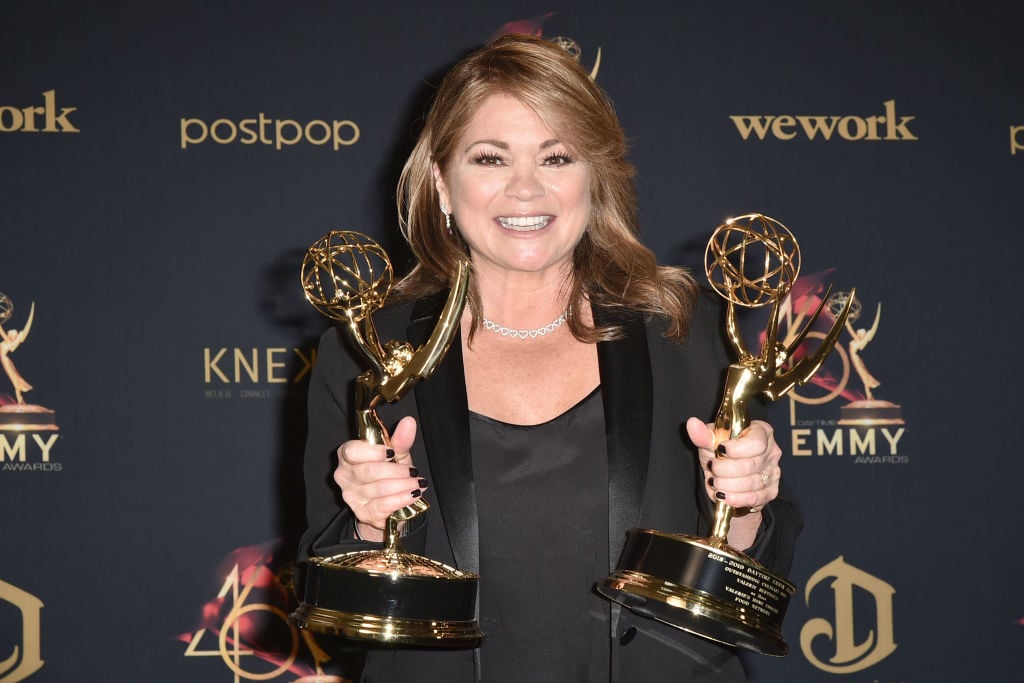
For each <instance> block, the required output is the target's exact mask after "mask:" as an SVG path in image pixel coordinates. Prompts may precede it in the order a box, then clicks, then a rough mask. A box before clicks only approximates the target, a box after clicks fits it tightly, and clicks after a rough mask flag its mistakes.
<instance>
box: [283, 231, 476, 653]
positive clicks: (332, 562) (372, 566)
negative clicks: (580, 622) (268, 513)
mask: <svg viewBox="0 0 1024 683" xmlns="http://www.w3.org/2000/svg"><path fill="white" fill-rule="evenodd" d="M392 277H393V271H392V268H391V261H390V260H389V259H388V256H387V254H386V253H385V252H384V250H383V249H382V248H381V246H380V245H379V244H377V243H376V242H374V241H373V240H372V239H370V238H369V237H367V236H366V235H362V234H360V233H357V232H350V231H339V230H336V231H333V232H330V233H329V234H327V235H325V236H324V237H322V238H321V239H320V240H318V241H317V242H315V243H314V244H313V245H312V246H310V247H309V250H308V251H307V253H306V257H305V259H304V260H303V262H302V287H303V289H304V290H305V293H306V299H307V300H308V301H309V302H310V303H311V304H312V305H313V306H314V307H315V308H316V309H317V310H318V311H320V312H321V313H323V314H324V315H326V316H327V317H329V318H332V319H334V320H338V321H340V322H341V323H342V324H343V328H344V330H345V332H346V333H347V335H348V337H349V339H350V340H351V341H352V342H353V346H354V347H355V348H356V349H357V350H358V352H359V354H360V356H361V357H362V359H363V360H364V361H365V362H366V364H367V365H368V366H369V369H368V370H367V371H366V372H364V373H363V374H361V375H359V377H358V378H356V389H355V404H356V421H357V426H358V431H359V438H361V439H365V440H367V441H369V442H370V443H376V444H389V443H390V439H389V436H388V432H387V430H386V429H385V427H384V425H383V423H382V422H381V421H380V418H379V417H378V415H377V413H376V411H375V408H376V407H377V406H378V405H380V402H381V401H387V402H393V401H397V400H398V399H400V398H401V397H402V396H403V395H404V394H405V393H406V392H408V390H409V389H411V388H412V386H413V385H414V384H415V383H416V382H418V381H419V380H422V379H426V378H427V377H429V376H430V375H431V374H432V373H433V371H434V369H435V368H436V367H437V365H438V364H439V363H440V362H441V359H442V358H444V355H445V353H447V351H448V348H449V347H450V346H451V343H452V340H453V339H454V338H455V336H456V334H457V333H458V330H459V320H460V318H461V316H462V310H463V307H464V306H465V303H466V293H467V287H468V284H469V262H468V261H465V262H463V263H462V264H461V265H460V268H459V271H458V273H457V274H456V278H455V282H454V283H453V285H452V289H451V293H450V294H449V296H448V300H447V301H446V302H445V306H444V309H443V310H442V312H441V316H440V318H439V319H438V322H437V325H436V326H435V327H434V331H433V333H432V334H431V335H430V338H429V339H428V340H427V341H426V342H425V343H424V344H423V345H422V346H421V347H420V348H419V349H415V350H414V349H413V347H412V345H411V344H410V343H408V342H405V341H389V342H388V343H386V344H385V345H383V346H381V343H380V340H379V338H378V336H377V330H376V328H375V327H374V324H373V319H372V317H371V315H372V313H373V312H374V311H376V310H377V309H379V308H380V307H381V306H382V305H383V304H384V301H385V299H386V298H387V295H388V293H389V292H390V291H391V281H392ZM428 507H429V504H428V503H427V502H426V501H424V500H423V499H422V498H420V499H417V501H416V502H415V503H414V504H413V505H410V506H409V507H406V508H403V509H401V510H397V511H396V512H394V513H392V514H391V516H390V517H389V518H388V522H387V528H386V529H385V537H384V547H383V549H381V550H364V551H355V552H350V553H344V554H342V555H335V556H333V557H327V558H317V557H314V558H310V559H309V560H308V562H307V571H306V583H305V587H304V589H303V595H302V601H301V604H300V605H299V607H298V609H297V610H296V611H295V612H294V613H293V614H292V621H293V623H295V625H296V626H298V627H299V628H302V629H308V630H310V631H315V632H319V633H327V634H332V635H341V636H345V637H348V638H353V639H357V640H368V641H376V642H381V643H390V644H397V645H406V646H420V647H423V646H427V647H472V646H475V645H478V644H479V643H480V641H481V639H482V637H483V634H482V633H481V632H480V627H479V625H478V623H477V620H476V595H477V586H478V584H479V580H480V579H479V577H478V576H477V575H475V574H470V573H467V572H461V571H459V570H457V569H455V568H453V567H449V566H447V565H445V564H443V563H441V562H437V561H435V560H431V559H429V558H425V557H421V556H419V555H415V554H411V553H407V552H405V551H404V550H403V549H402V545H401V542H400V540H399V528H398V527H399V524H400V523H401V522H404V521H408V520H410V519H412V518H414V517H416V516H417V515H419V514H421V513H423V512H424V511H426V510H427V508H428Z"/></svg>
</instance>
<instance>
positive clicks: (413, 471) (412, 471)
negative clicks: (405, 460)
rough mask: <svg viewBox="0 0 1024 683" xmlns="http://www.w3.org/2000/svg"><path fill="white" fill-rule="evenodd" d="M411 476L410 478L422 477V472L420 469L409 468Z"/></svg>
mask: <svg viewBox="0 0 1024 683" xmlns="http://www.w3.org/2000/svg"><path fill="white" fill-rule="evenodd" d="M409 476H410V477H418V476H420V471H419V470H418V469H416V468H415V467H410V468H409Z"/></svg>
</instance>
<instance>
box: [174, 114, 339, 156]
mask: <svg viewBox="0 0 1024 683" xmlns="http://www.w3.org/2000/svg"><path fill="white" fill-rule="evenodd" d="M179 138H180V144H181V148H182V149H188V148H189V147H191V146H194V145H199V144H202V143H204V142H207V141H210V142H214V143H216V144H218V145H230V144H234V143H239V144H243V145H265V146H268V147H273V148H274V149H276V150H279V151H280V150H281V149H284V148H285V147H294V146H295V145H298V144H300V143H306V144H310V145H315V146H317V147H322V146H325V145H330V146H331V149H333V150H334V151H335V152H337V151H338V150H339V149H341V148H342V147H348V146H350V145H354V144H356V142H358V141H359V126H358V125H357V124H356V123H355V122H354V121H349V120H348V119H343V120H332V121H325V120H322V119H313V120H312V121H308V122H306V123H304V124H302V123H299V122H298V121H295V120H293V119H272V118H268V117H267V116H266V114H264V113H263V112H260V113H259V114H257V116H256V118H250V119H241V120H240V121H233V120H231V119H226V118H222V119H216V120H214V121H212V122H210V123H207V122H206V121H205V120H203V119H200V118H182V119H181V124H180V135H179Z"/></svg>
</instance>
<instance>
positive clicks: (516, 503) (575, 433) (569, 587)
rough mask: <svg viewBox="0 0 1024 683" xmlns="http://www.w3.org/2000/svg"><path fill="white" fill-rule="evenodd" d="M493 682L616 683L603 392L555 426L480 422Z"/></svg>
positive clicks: (484, 605)
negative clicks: (607, 596) (611, 668)
mask: <svg viewBox="0 0 1024 683" xmlns="http://www.w3.org/2000/svg"><path fill="white" fill-rule="evenodd" d="M470 418H471V419H470V444H471V450H472V454H473V473H474V481H475V485H476V498H477V505H478V507H479V519H480V576H481V579H480V603H479V604H480V624H481V628H482V630H483V631H484V633H485V634H486V640H485V642H484V645H483V647H482V649H481V655H480V656H481V665H482V666H481V668H482V672H483V680H484V681H501V682H504V681H519V680H521V681H533V682H539V681H558V682H559V683H564V682H575V681H581V682H583V681H594V680H607V679H608V656H609V653H608V647H609V645H608V626H607V619H608V617H607V614H608V602H607V601H606V600H604V599H603V598H601V597H599V596H598V595H597V594H596V593H595V592H594V591H593V585H594V584H595V583H597V582H598V581H601V580H603V579H604V578H605V577H606V576H607V574H608V464H607V461H608V459H607V453H606V445H605V428H604V411H603V408H602V403H601V391H600V388H598V389H595V390H594V391H593V392H591V394H590V395H589V396H587V397H586V398H584V399H583V400H582V401H580V402H579V403H578V404H576V405H575V406H573V407H572V408H570V409H569V410H568V411H566V412H565V413H563V414H562V415H560V416H558V417H556V418H555V419H553V420H551V421H549V422H545V423H543V424H539V425H529V426H523V425H511V424H507V423H504V422H499V421H497V420H493V419H491V418H488V417H485V416H483V415H478V414H476V413H470Z"/></svg>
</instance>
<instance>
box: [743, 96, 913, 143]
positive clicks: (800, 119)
mask: <svg viewBox="0 0 1024 683" xmlns="http://www.w3.org/2000/svg"><path fill="white" fill-rule="evenodd" d="M882 107H883V110H884V113H882V114H881V115H877V116H854V115H838V116H832V115H824V116H821V115H795V114H782V115H775V114H773V115H761V116H758V115H754V116H750V115H735V116H730V117H729V118H730V119H731V120H732V122H733V124H734V125H735V126H736V130H737V131H739V134H740V137H741V138H743V139H744V140H749V139H750V136H751V135H754V136H755V137H756V138H757V139H758V140H764V139H765V138H767V137H772V138H775V139H776V140H782V141H788V140H793V139H796V138H799V137H803V138H804V139H807V140H825V141H829V140H832V138H833V137H834V136H835V137H838V138H840V139H842V140H846V141H848V142H854V141H860V140H890V141H892V140H895V141H905V140H917V139H918V138H917V136H916V135H914V133H913V131H911V130H910V122H911V121H913V120H914V119H915V118H917V117H916V116H899V115H897V113H896V100H886V101H885V102H883V103H882Z"/></svg>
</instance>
